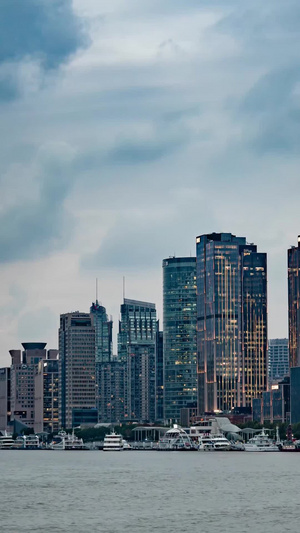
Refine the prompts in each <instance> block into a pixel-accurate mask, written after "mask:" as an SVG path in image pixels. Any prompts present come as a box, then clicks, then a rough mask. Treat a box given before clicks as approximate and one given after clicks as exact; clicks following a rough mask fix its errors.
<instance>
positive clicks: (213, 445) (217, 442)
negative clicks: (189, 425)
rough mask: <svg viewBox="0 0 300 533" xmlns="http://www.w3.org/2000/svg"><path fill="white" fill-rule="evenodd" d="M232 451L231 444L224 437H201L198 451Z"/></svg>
mask: <svg viewBox="0 0 300 533" xmlns="http://www.w3.org/2000/svg"><path fill="white" fill-rule="evenodd" d="M230 449H231V443H230V442H229V440H228V439H226V438H225V437H224V435H208V436H206V437H205V436H201V437H199V446H198V450H199V451H203V452H217V451H220V452H227V451H229V450H230Z"/></svg>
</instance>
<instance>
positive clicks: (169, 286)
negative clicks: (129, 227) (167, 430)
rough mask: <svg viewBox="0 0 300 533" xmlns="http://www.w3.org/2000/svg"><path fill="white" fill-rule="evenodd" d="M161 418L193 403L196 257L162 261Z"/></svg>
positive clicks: (177, 417) (175, 416)
mask: <svg viewBox="0 0 300 533" xmlns="http://www.w3.org/2000/svg"><path fill="white" fill-rule="evenodd" d="M162 265H163V314H164V316H163V352H164V417H165V419H167V420H170V419H171V420H173V421H175V420H177V421H179V420H180V411H181V409H183V408H185V407H187V405H188V404H190V403H191V402H195V401H197V341H196V322H197V313H196V258H195V257H170V258H168V259H164V260H163V264H162Z"/></svg>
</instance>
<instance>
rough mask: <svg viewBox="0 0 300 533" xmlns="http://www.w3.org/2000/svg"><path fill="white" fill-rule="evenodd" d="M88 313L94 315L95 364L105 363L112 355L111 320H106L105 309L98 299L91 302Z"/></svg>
mask: <svg viewBox="0 0 300 533" xmlns="http://www.w3.org/2000/svg"><path fill="white" fill-rule="evenodd" d="M90 313H91V314H92V315H93V317H94V326H95V343H96V364H97V363H107V362H108V361H110V360H111V356H112V327H113V323H112V320H108V316H107V314H106V309H105V307H103V305H101V304H99V302H98V300H96V302H95V303H94V302H93V303H92V305H91V308H90Z"/></svg>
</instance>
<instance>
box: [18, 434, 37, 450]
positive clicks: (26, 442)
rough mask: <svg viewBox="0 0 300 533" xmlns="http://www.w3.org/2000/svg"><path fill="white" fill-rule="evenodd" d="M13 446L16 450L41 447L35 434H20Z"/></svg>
mask: <svg viewBox="0 0 300 533" xmlns="http://www.w3.org/2000/svg"><path fill="white" fill-rule="evenodd" d="M13 447H14V448H15V449H17V450H38V449H39V448H41V443H40V439H39V437H38V436H37V435H20V436H19V437H17V438H16V440H15V442H14V446H13Z"/></svg>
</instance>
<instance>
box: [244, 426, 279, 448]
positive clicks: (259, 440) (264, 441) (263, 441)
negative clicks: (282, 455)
mask: <svg viewBox="0 0 300 533" xmlns="http://www.w3.org/2000/svg"><path fill="white" fill-rule="evenodd" d="M279 445H280V444H279V442H278V443H277V444H276V443H274V442H273V440H272V439H270V437H269V435H267V433H266V432H265V430H264V428H263V429H262V431H261V433H259V434H258V435H255V437H252V438H251V439H249V441H248V442H247V443H246V444H245V451H246V452H278V451H279Z"/></svg>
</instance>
